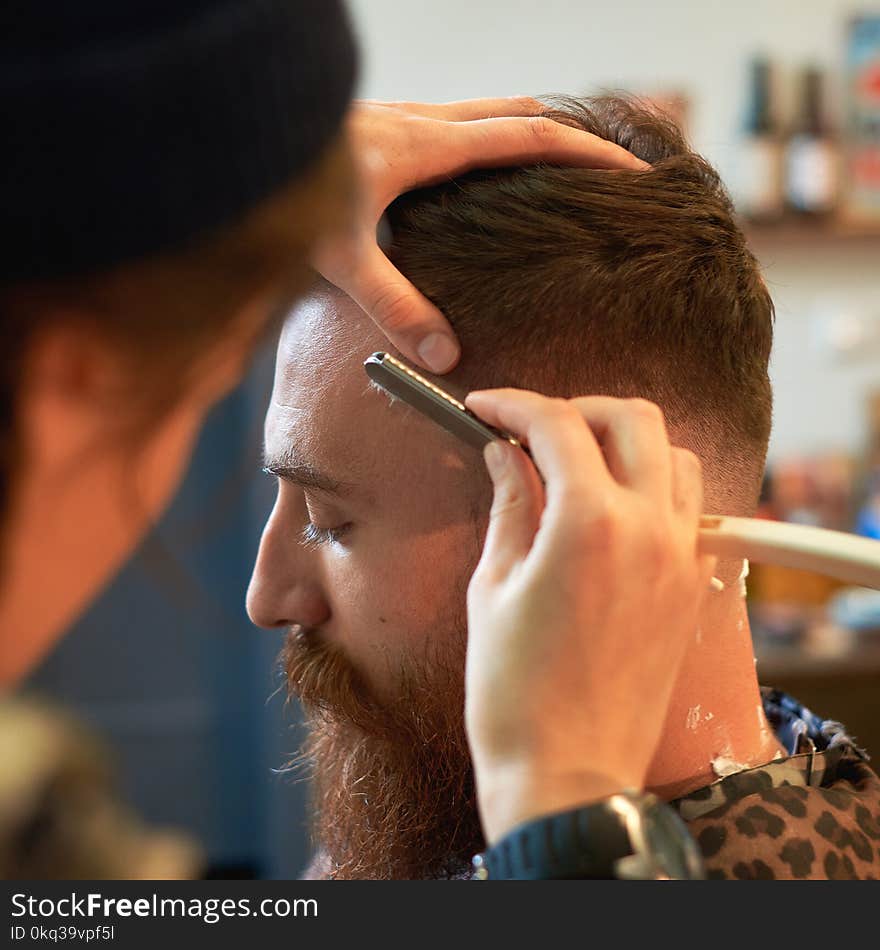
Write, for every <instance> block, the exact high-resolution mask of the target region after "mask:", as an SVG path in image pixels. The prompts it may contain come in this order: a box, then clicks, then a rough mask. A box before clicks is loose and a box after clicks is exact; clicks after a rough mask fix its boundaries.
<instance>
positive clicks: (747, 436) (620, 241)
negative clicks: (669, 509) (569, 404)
mask: <svg viewBox="0 0 880 950" xmlns="http://www.w3.org/2000/svg"><path fill="white" fill-rule="evenodd" d="M547 114H548V115H549V116H550V117H552V118H554V119H556V120H557V121H559V122H564V123H566V124H568V125H572V126H576V127H578V128H582V129H585V130H586V131H588V132H592V133H594V134H596V135H598V136H601V137H602V138H605V139H609V140H611V141H614V142H617V143H618V144H620V145H622V146H623V147H624V148H627V149H629V150H630V151H632V152H634V153H635V154H636V155H638V156H639V157H640V158H642V159H644V160H645V161H647V162H650V163H651V166H652V167H651V169H650V170H648V171H643V172H632V171H613V172H609V171H597V170H591V169H583V168H558V167H551V166H547V165H538V166H534V167H529V168H519V169H505V170H496V171H481V172H474V173H471V174H468V175H465V176H463V177H461V178H458V179H456V180H455V181H451V182H449V183H444V184H442V185H438V186H436V187H432V188H428V189H422V190H419V191H414V192H410V193H409V194H407V195H405V196H403V197H402V198H400V199H398V200H397V201H396V202H395V203H394V204H393V205H392V206H391V208H390V209H389V212H388V218H389V222H390V224H391V230H392V234H393V243H392V247H391V248H390V250H389V254H390V256H391V257H392V259H393V260H394V261H395V263H397V265H398V266H399V267H400V268H401V269H402V270H403V271H404V273H406V274H407V276H408V277H409V278H410V279H411V280H412V281H413V282H414V283H415V284H416V285H417V286H418V287H419V288H420V289H421V290H422V291H423V292H424V293H425V294H426V295H427V296H428V297H429V298H430V299H431V300H433V301H434V302H435V303H436V304H437V305H438V306H439V307H440V309H441V310H442V311H443V312H444V313H445V314H446V315H447V317H448V318H449V320H450V321H451V322H452V324H453V325H454V326H455V328H456V331H457V332H458V334H459V336H460V338H461V340H462V344H463V352H464V358H463V360H462V364H461V367H460V370H459V371H458V372H459V376H460V378H461V379H462V380H463V381H465V382H466V383H467V384H468V385H469V386H496V385H515V386H520V387H524V388H531V389H536V390H539V391H542V392H545V393H549V394H553V395H558V396H569V397H570V396H575V395H585V394H590V393H602V394H606V395H613V396H641V397H644V398H648V399H651V400H653V401H654V402H656V403H658V404H659V405H660V406H661V408H662V409H663V410H664V412H665V414H666V417H667V423H668V425H669V428H670V431H671V434H672V436H673V440H674V441H676V442H677V443H678V444H681V445H686V446H688V447H689V448H691V449H693V450H694V451H695V452H697V454H698V455H699V456H700V457H701V459H702V461H703V464H704V466H705V468H706V483H707V508H708V509H709V510H711V508H710V507H709V506H711V505H714V506H715V509H716V510H723V509H726V510H727V511H728V512H729V513H732V512H735V511H746V510H749V509H751V508H752V507H753V506H754V504H755V502H756V500H757V495H758V489H759V484H760V478H761V474H762V471H763V466H764V460H765V455H766V449H767V442H768V439H769V434H770V421H771V390H770V383H769V379H768V374H767V365H768V360H769V355H770V346H771V342H772V324H773V304H772V301H771V299H770V296H769V294H768V292H767V288H766V287H765V285H764V281H763V280H762V278H761V274H760V271H759V267H758V263H757V261H756V260H755V258H754V256H753V255H752V253H751V252H750V251H749V249H748V247H747V244H746V240H745V237H744V235H743V233H742V231H741V229H740V228H739V226H738V224H737V221H736V218H735V215H734V211H733V207H732V205H731V202H730V199H729V197H728V195H727V193H726V191H725V189H724V186H723V185H722V183H721V181H720V179H719V177H718V174H717V173H716V172H715V170H714V169H713V168H712V167H711V166H710V165H709V164H708V163H707V162H706V161H705V160H704V159H703V158H701V157H700V156H699V155H697V154H695V153H694V152H693V151H692V150H691V148H690V147H689V146H688V144H687V142H686V141H685V139H684V137H683V135H682V133H681V131H680V129H679V128H678V127H677V126H676V125H675V124H674V123H673V122H672V121H671V120H669V119H668V118H667V117H665V116H663V115H661V114H660V113H658V112H657V111H655V110H653V109H652V108H651V107H649V106H647V105H646V104H644V103H642V102H639V101H638V100H634V99H631V98H627V97H621V96H599V97H594V98H589V99H572V98H554V99H552V100H549V101H548V112H547Z"/></svg>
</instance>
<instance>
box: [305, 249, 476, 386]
mask: <svg viewBox="0 0 880 950" xmlns="http://www.w3.org/2000/svg"><path fill="white" fill-rule="evenodd" d="M338 261H339V259H338V258H337V259H335V260H334V259H333V258H332V257H330V256H329V255H325V260H324V261H323V262H319V263H323V264H324V266H323V267H320V266H319V270H320V271H321V273H322V275H323V276H324V277H325V278H326V279H327V280H329V281H330V282H331V283H334V284H336V286H337V287H339V288H340V289H341V290H343V291H344V292H345V293H347V294H348V296H349V297H351V298H352V300H354V301H355V303H357V304H358V305H359V306H360V307H361V309H363V310H364V311H366V313H367V316H369V317H370V319H372V321H373V322H374V323H375V324H376V326H378V327H379V329H380V330H381V331H382V332H383V333H384V334H385V336H386V337H388V339H389V341H390V342H391V343H392V344H393V345H394V346H395V347H397V349H398V350H400V352H401V353H403V354H404V356H406V358H407V359H409V360H412V361H413V362H414V363H416V364H418V365H419V366H422V367H424V368H425V369H427V370H429V371H430V372H432V373H438V374H442V373H447V372H449V370H451V369H452V368H453V366H455V364H456V363H457V362H458V359H459V356H460V355H461V354H460V349H459V345H458V341H457V340H456V338H455V334H454V332H453V330H452V327H451V326H450V325H449V323H448V321H447V320H446V318H445V317H444V316H443V314H442V313H440V311H439V310H438V309H437V308H436V307H435V306H434V304H432V303H431V302H430V301H429V300H428V299H427V297H425V296H424V295H423V294H422V293H421V292H420V291H419V290H418V289H417V288H416V287H415V286H414V285H413V284H412V283H410V281H409V280H407V278H406V277H404V276H403V274H401V273H400V271H399V270H398V269H397V268H396V267H395V266H394V264H392V263H391V261H390V260H389V259H388V258H387V257H386V256H385V254H384V252H383V251H382V249H381V248H380V247H379V245H378V244H375V243H374V244H372V245H371V246H367V247H366V248H362V249H361V251H360V256H359V258H358V261H357V266H356V267H354V268H350V269H347V270H346V269H345V268H344V267H339V266H335V265H337V264H338Z"/></svg>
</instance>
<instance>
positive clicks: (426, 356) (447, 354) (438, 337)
mask: <svg viewBox="0 0 880 950" xmlns="http://www.w3.org/2000/svg"><path fill="white" fill-rule="evenodd" d="M418 354H419V358H420V359H421V360H422V362H423V363H424V364H425V366H427V367H428V368H429V369H430V370H432V371H433V372H435V373H445V372H446V371H447V370H449V369H452V367H453V366H454V365H455V362H456V360H458V344H457V343H456V342H455V340H453V339H452V337H450V336H448V335H447V334H445V333H429V334H428V335H427V336H426V337H425V339H424V340H422V342H421V343H420V344H419V349H418Z"/></svg>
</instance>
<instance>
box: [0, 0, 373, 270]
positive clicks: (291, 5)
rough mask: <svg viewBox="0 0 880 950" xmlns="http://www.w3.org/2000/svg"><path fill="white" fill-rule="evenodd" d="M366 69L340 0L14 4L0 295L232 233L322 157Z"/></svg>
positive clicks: (9, 7)
mask: <svg viewBox="0 0 880 950" xmlns="http://www.w3.org/2000/svg"><path fill="white" fill-rule="evenodd" d="M355 71H356V54H355V45H354V40H353V36H352V33H351V28H350V25H349V21H348V18H347V16H346V13H345V10H344V7H343V5H342V3H341V2H339V0H73V2H72V0H6V2H4V3H3V4H2V9H0V141H2V154H0V168H2V169H3V174H2V180H0V218H2V228H3V236H2V246H3V247H5V248H6V250H5V251H0V283H6V284H8V283H11V282H15V281H20V280H29V279H45V278H52V277H63V276H72V275H77V274H84V273H88V272H94V271H100V270H103V269H106V268H109V267H112V266H113V265H115V264H119V263H122V262H124V261H127V260H131V259H134V258H138V257H144V256H147V255H150V254H153V253H156V252H159V251H165V250H170V249H174V248H175V247H180V246H183V245H185V244H186V243H188V242H191V241H193V240H197V239H198V238H200V237H201V236H203V235H206V234H208V233H209V232H211V231H212V230H214V229H216V228H219V227H222V226H224V225H227V224H231V223H233V222H235V221H236V220H237V219H238V218H240V217H241V216H243V215H244V214H245V212H246V211H247V210H248V209H250V208H251V207H252V206H254V205H255V204H257V203H258V202H259V201H260V200H261V199H263V198H266V197H268V196H269V195H270V194H271V193H272V192H273V191H275V190H276V189H278V188H279V187H281V186H282V185H283V184H285V183H286V182H287V181H288V180H289V179H290V178H291V177H292V176H294V175H295V174H296V173H297V172H300V171H302V170H303V169H304V168H305V167H306V166H307V165H308V164H309V163H310V162H312V161H313V160H314V159H316V158H317V156H318V155H319V153H320V152H321V151H322V149H323V148H324V147H325V146H326V145H328V144H329V142H330V141H331V139H332V138H333V136H334V134H335V133H336V132H337V130H338V129H339V127H340V123H341V120H342V117H343V114H344V112H345V110H346V108H347V106H348V103H349V100H350V97H351V94H352V88H353V84H354V78H355Z"/></svg>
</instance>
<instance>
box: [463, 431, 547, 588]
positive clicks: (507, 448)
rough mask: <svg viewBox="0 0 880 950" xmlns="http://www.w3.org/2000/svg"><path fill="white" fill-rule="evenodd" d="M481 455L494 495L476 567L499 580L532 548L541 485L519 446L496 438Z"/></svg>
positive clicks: (540, 508) (540, 505)
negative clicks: (480, 555) (481, 552)
mask: <svg viewBox="0 0 880 950" xmlns="http://www.w3.org/2000/svg"><path fill="white" fill-rule="evenodd" d="M483 457H484V459H485V460H486V468H487V469H488V471H489V477H490V478H491V479H492V485H493V487H494V497H493V499H492V510H491V512H490V513H489V528H488V531H487V532H486V542H485V544H484V546H483V556H482V558H481V559H480V564H479V570H480V572H481V573H483V575H484V576H485V577H487V578H489V579H490V580H492V581H498V580H501V579H502V578H504V577H506V576H507V574H508V573H509V572H510V570H511V569H512V568H513V567H514V565H516V564H517V563H518V562H520V561H522V560H524V559H525V558H526V556H527V555H528V553H529V551H530V550H531V548H532V542H533V541H534V539H535V534H536V532H537V530H538V526H539V525H540V523H541V512H542V511H543V509H544V488H543V485H542V483H541V479H540V476H539V475H538V472H537V470H536V469H535V466H534V465H533V464H532V462H531V460H530V459H529V458H528V456H527V455H526V454H525V452H523V451H522V449H518V448H515V447H514V446H512V445H510V444H509V443H507V442H503V441H500V440H496V441H495V442H490V443H489V444H488V445H487V446H486V448H485V449H484V450H483Z"/></svg>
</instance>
